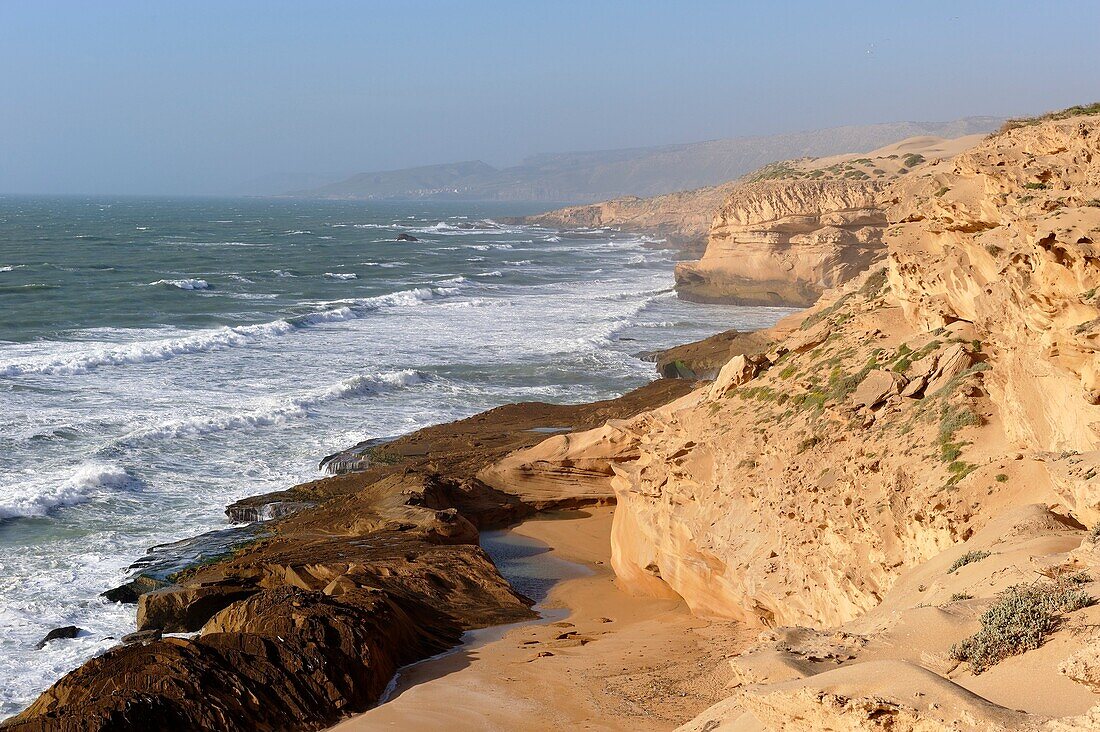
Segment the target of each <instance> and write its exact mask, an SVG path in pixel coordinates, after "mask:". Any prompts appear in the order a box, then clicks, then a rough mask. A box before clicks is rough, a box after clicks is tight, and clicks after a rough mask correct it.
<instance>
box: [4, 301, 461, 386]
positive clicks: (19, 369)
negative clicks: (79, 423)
mask: <svg viewBox="0 0 1100 732" xmlns="http://www.w3.org/2000/svg"><path fill="white" fill-rule="evenodd" d="M456 291H457V288H455V287H450V288H447V287H436V288H431V287H416V288H413V289H410V290H400V291H398V292H391V293H389V294H386V295H377V296H375V297H366V298H352V299H348V300H339V301H334V302H327V303H317V304H318V305H320V306H322V307H325V306H330V305H336V306H337V307H335V308H332V309H328V310H321V311H317V312H310V313H303V314H301V315H294V316H291V317H288V318H285V319H282V320H275V321H272V322H269V323H259V324H256V325H240V326H233V327H229V326H226V327H222V328H217V329H213V330H206V331H201V332H199V333H196V334H195V335H190V336H184V337H181V338H165V339H161V340H154V341H138V342H136V343H129V344H126V345H119V346H98V347H94V348H90V349H88V350H86V351H84V352H83V353H77V354H74V355H68V354H67V355H64V356H53V357H49V358H42V359H34V360H28V361H10V362H0V377H3V376H8V377H11V376H24V375H28V374H42V375H55V376H58V375H59V376H71V375H76V374H86V373H88V372H90V371H93V370H95V369H97V368H100V367H102V366H129V365H137V364H143V363H152V362H157V361H168V360H169V359H173V358H176V357H178V356H185V355H188V354H195V353H207V352H210V351H221V350H224V349H227V348H237V347H240V346H248V345H252V344H254V343H256V342H257V341H260V340H263V339H265V338H271V337H278V336H282V335H286V334H288V333H291V332H293V331H295V330H297V329H299V328H303V327H308V326H313V325H321V324H324V323H336V322H341V321H345V320H354V319H357V318H361V317H363V316H365V315H367V314H369V313H372V312H375V311H377V310H380V309H382V308H387V307H410V306H415V305H419V304H421V303H423V302H426V301H428V300H431V299H433V298H435V297H446V296H447V295H450V294H452V293H454V292H456Z"/></svg>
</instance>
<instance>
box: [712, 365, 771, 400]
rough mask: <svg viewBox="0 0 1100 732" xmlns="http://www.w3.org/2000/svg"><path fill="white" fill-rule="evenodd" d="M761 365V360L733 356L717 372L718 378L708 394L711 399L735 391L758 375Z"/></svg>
mask: <svg viewBox="0 0 1100 732" xmlns="http://www.w3.org/2000/svg"><path fill="white" fill-rule="evenodd" d="M762 363H763V359H762V358H758V357H753V356H747V355H744V354H742V355H740V356H734V357H733V358H731V359H730V360H729V362H728V363H727V364H726V365H725V366H723V367H722V370H721V371H719V372H718V378H717V379H715V380H714V383H713V384H711V386H710V391H709V392H708V393H709V395H710V398H711V399H719V398H721V397H722V395H723V394H725V393H726V392H728V391H729V390H730V389H735V388H737V387H738V386H741V385H742V384H745V383H747V382H749V381H751V380H752V379H753V378H754V377H755V376H756V375H757V374H758V373H760V366H761V364H762Z"/></svg>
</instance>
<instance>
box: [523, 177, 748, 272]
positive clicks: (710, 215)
mask: <svg viewBox="0 0 1100 732" xmlns="http://www.w3.org/2000/svg"><path fill="white" fill-rule="evenodd" d="M736 185H737V184H736V183H724V184H722V185H718V186H709V187H707V188H698V189H696V190H691V191H682V192H679V193H669V194H666V195H663V196H654V197H653V198H638V197H637V196H624V197H622V198H615V199H613V200H610V201H602V202H600V203H593V204H588V205H583V206H569V207H567V208H563V209H559V210H556V211H549V212H547V213H544V214H539V215H537V216H528V217H526V218H525V219H524V221H525V223H529V224H535V225H542V226H554V227H564V228H573V229H580V228H615V229H624V230H628V231H644V232H649V233H651V234H655V235H657V236H661V237H665V238H667V239H668V240H669V242H670V243H671V244H674V245H676V246H678V247H680V248H682V249H683V250H684V251H686V252H688V253H689V254H690V255H691V256H696V257H697V256H700V255H701V254H702V253H703V250H704V249H705V248H706V242H707V232H708V231H709V230H710V224H711V221H712V220H713V219H714V214H715V212H717V211H718V209H719V208H720V207H721V206H722V203H723V202H724V201H725V200H726V198H727V197H728V196H729V193H730V191H731V190H732V189H733V188H734V187H735V186H736Z"/></svg>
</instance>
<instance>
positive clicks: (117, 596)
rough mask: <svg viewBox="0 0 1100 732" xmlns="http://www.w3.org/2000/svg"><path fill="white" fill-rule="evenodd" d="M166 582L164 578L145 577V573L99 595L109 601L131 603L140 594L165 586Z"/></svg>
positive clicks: (135, 600) (136, 599)
mask: <svg viewBox="0 0 1100 732" xmlns="http://www.w3.org/2000/svg"><path fill="white" fill-rule="evenodd" d="M168 584H169V583H168V582H165V581H164V580H158V579H154V578H153V577H147V576H145V575H139V576H137V577H135V578H134V579H132V580H130V581H129V582H126V583H125V584H122V585H119V586H118V587H113V588H111V589H109V590H106V591H104V592H102V593H100V597H103V598H106V599H107V600H109V601H111V602H122V603H127V604H133V603H135V602H137V601H138V598H140V597H141V596H142V595H144V594H145V593H146V592H152V591H153V590H157V589H160V588H161V587H167V586H168Z"/></svg>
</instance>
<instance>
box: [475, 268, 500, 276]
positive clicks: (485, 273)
mask: <svg viewBox="0 0 1100 732" xmlns="http://www.w3.org/2000/svg"><path fill="white" fill-rule="evenodd" d="M474 276H475V277H503V276H504V273H503V272H501V271H500V270H499V269H494V270H493V271H491V272H478V273H477V274H476V275H474Z"/></svg>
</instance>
